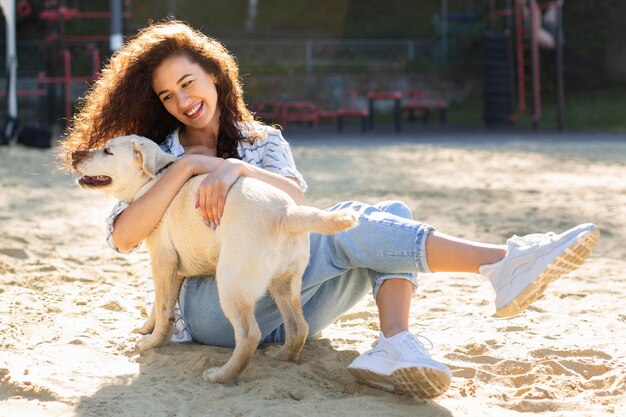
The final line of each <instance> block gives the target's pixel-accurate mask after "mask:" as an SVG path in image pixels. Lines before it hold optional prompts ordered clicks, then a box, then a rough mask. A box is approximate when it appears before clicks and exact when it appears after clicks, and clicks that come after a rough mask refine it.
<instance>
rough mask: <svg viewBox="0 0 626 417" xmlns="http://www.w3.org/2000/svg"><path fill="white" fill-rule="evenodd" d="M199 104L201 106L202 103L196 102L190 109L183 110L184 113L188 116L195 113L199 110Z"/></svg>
mask: <svg viewBox="0 0 626 417" xmlns="http://www.w3.org/2000/svg"><path fill="white" fill-rule="evenodd" d="M200 106H202V103H198V104H197V105H196V106H194V107H193V108H192V109H191V110H189V111H187V112H185V114H186V115H187V116H189V117H193V116H194V115H195V114H196V113H198V110H200Z"/></svg>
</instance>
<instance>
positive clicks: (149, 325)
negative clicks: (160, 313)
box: [133, 303, 156, 334]
mask: <svg viewBox="0 0 626 417" xmlns="http://www.w3.org/2000/svg"><path fill="white" fill-rule="evenodd" d="M155 322H156V317H155V315H154V303H152V308H151V309H150V314H149V315H148V319H147V320H146V322H145V323H144V324H143V326H141V327H137V328H136V329H134V330H133V333H139V334H148V333H152V331H153V330H154V324H155Z"/></svg>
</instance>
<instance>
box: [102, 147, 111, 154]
mask: <svg viewBox="0 0 626 417" xmlns="http://www.w3.org/2000/svg"><path fill="white" fill-rule="evenodd" d="M102 152H104V153H105V154H107V155H113V152H111V150H110V149H109V148H104V149H103V150H102Z"/></svg>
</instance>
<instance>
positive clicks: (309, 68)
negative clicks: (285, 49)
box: [304, 41, 313, 75]
mask: <svg viewBox="0 0 626 417" xmlns="http://www.w3.org/2000/svg"><path fill="white" fill-rule="evenodd" d="M304 60H305V63H304V65H305V67H306V73H307V74H309V75H311V73H312V72H313V42H312V41H305V42H304Z"/></svg>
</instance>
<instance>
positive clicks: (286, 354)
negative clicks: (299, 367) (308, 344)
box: [264, 345, 300, 362]
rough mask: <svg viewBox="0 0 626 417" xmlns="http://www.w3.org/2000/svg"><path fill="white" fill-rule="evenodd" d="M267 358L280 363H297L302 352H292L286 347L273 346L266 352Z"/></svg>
mask: <svg viewBox="0 0 626 417" xmlns="http://www.w3.org/2000/svg"><path fill="white" fill-rule="evenodd" d="M264 354H265V356H267V357H269V358H272V359H278V360H279V361H294V362H295V361H297V360H298V359H299V358H300V352H292V351H289V350H287V349H286V348H285V346H284V345H283V346H281V347H280V348H279V347H278V346H271V347H270V348H268V349H267V350H266V351H265V352H264Z"/></svg>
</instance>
